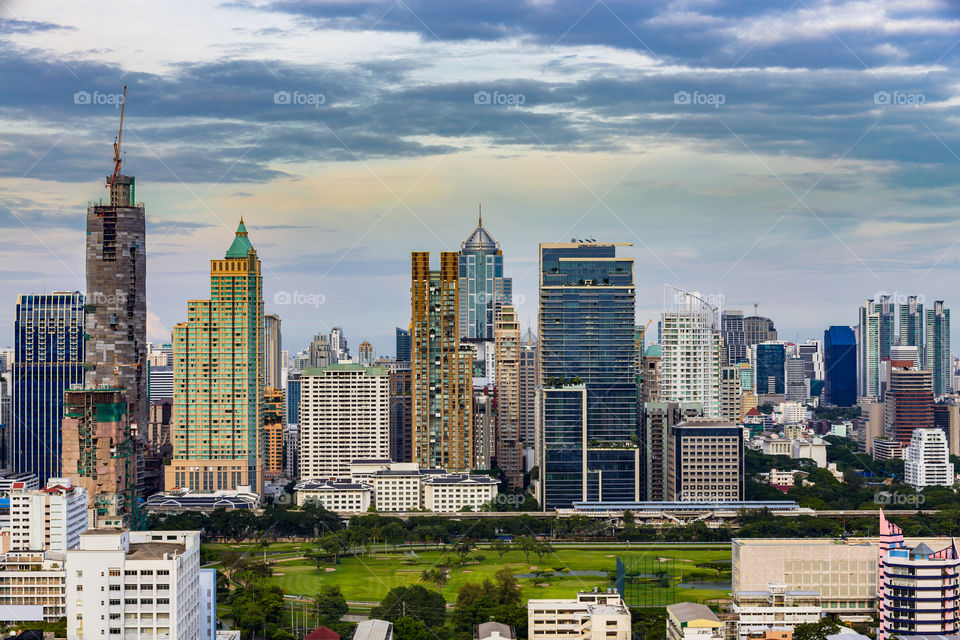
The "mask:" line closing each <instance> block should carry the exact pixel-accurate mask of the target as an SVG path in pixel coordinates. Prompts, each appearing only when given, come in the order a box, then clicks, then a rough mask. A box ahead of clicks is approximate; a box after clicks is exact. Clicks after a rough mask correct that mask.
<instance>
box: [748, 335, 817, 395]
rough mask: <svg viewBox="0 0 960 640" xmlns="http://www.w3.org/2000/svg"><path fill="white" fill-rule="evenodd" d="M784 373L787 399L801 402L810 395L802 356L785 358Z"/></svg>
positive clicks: (808, 380)
mask: <svg viewBox="0 0 960 640" xmlns="http://www.w3.org/2000/svg"><path fill="white" fill-rule="evenodd" d="M758 346H759V345H758ZM784 375H785V377H784V393H785V395H786V398H787V400H792V401H795V402H803V401H804V400H806V399H807V398H808V397H810V379H809V378H807V377H806V362H804V360H803V358H799V357H796V356H794V357H790V358H787V361H786V364H785V365H784Z"/></svg>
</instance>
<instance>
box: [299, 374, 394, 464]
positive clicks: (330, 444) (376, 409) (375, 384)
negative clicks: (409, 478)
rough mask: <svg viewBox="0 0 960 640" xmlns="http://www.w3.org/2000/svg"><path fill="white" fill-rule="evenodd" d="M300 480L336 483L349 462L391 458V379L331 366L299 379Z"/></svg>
mask: <svg viewBox="0 0 960 640" xmlns="http://www.w3.org/2000/svg"><path fill="white" fill-rule="evenodd" d="M298 427H299V432H300V447H299V467H300V477H301V478H305V479H312V478H339V477H346V476H347V475H349V473H350V462H351V461H353V460H360V459H376V458H389V456H390V377H389V374H388V373H387V370H386V368H384V367H364V366H361V365H359V364H334V365H330V366H327V367H323V368H312V367H308V368H307V369H305V370H304V371H303V373H302V374H301V376H300V417H299V424H298Z"/></svg>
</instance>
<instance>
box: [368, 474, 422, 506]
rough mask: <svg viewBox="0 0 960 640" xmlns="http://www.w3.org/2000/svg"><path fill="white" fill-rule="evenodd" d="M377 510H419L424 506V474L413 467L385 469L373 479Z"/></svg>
mask: <svg viewBox="0 0 960 640" xmlns="http://www.w3.org/2000/svg"><path fill="white" fill-rule="evenodd" d="M371 481H372V483H373V490H374V495H375V496H376V498H375V500H376V507H377V511H380V512H384V511H419V510H420V509H422V508H423V490H422V488H421V483H422V482H423V474H422V473H421V471H420V470H419V469H417V468H416V465H414V468H413V469H402V468H401V469H397V468H391V469H383V470H380V471H377V472H376V473H375V474H374V475H373V477H372V479H371Z"/></svg>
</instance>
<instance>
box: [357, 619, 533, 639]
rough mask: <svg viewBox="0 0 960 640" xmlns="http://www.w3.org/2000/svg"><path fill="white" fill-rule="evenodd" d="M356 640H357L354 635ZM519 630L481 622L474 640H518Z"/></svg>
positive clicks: (496, 623)
mask: <svg viewBox="0 0 960 640" xmlns="http://www.w3.org/2000/svg"><path fill="white" fill-rule="evenodd" d="M353 637H354V640H357V636H356V634H354V636H353ZM516 637H517V630H516V629H514V628H513V627H512V626H510V625H508V624H503V623H502V622H481V623H480V624H475V625H473V640H516Z"/></svg>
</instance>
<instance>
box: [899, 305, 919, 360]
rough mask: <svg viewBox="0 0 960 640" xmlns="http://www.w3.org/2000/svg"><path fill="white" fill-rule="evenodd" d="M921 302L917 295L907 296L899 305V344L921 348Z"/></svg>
mask: <svg viewBox="0 0 960 640" xmlns="http://www.w3.org/2000/svg"><path fill="white" fill-rule="evenodd" d="M923 339H924V331H923V303H922V302H920V301H919V300H918V299H917V296H909V297H908V298H907V302H906V304H901V305H900V345H901V346H910V347H917V349H920V350H922V349H923Z"/></svg>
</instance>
